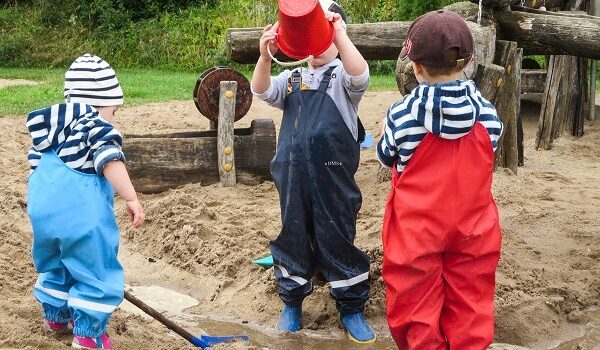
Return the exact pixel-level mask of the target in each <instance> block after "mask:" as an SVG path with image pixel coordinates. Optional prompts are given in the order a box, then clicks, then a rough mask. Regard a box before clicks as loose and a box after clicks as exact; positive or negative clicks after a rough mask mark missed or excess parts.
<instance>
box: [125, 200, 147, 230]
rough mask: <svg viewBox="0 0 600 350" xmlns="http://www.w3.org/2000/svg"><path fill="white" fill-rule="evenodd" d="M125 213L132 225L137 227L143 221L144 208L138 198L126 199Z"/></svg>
mask: <svg viewBox="0 0 600 350" xmlns="http://www.w3.org/2000/svg"><path fill="white" fill-rule="evenodd" d="M126 203H127V213H128V214H129V220H131V224H132V225H133V227H135V228H138V227H140V226H142V224H143V223H144V208H142V204H141V203H140V201H139V200H137V199H135V200H131V201H126Z"/></svg>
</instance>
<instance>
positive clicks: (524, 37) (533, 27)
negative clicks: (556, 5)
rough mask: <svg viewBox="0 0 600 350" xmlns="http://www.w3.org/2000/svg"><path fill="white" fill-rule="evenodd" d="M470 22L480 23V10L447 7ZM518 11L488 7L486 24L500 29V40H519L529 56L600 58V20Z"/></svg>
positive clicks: (465, 6)
mask: <svg viewBox="0 0 600 350" xmlns="http://www.w3.org/2000/svg"><path fill="white" fill-rule="evenodd" d="M445 8H446V9H449V10H451V11H454V12H456V13H458V14H459V15H460V16H461V17H463V18H464V19H465V20H467V21H476V19H477V12H478V11H479V7H478V6H477V5H476V4H474V3H471V2H459V3H455V4H452V5H448V6H446V7H445ZM512 9H514V10H527V11H530V12H531V13H530V12H523V11H502V10H494V11H490V10H489V9H487V8H484V12H483V19H484V21H483V25H491V26H494V27H497V29H498V34H497V35H498V39H500V40H508V41H516V42H517V43H518V44H519V47H522V48H523V50H524V54H525V55H563V54H565V55H573V56H579V57H587V58H595V59H599V57H600V40H597V38H598V37H600V17H594V16H589V15H579V14H573V13H565V12H548V11H539V10H536V9H529V8H526V7H521V6H518V5H513V6H512Z"/></svg>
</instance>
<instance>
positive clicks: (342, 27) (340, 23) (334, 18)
mask: <svg viewBox="0 0 600 350" xmlns="http://www.w3.org/2000/svg"><path fill="white" fill-rule="evenodd" d="M325 18H327V20H328V21H329V22H332V23H333V29H334V30H335V33H336V34H338V33H340V32H343V33H345V32H346V22H344V20H343V19H342V15H340V14H339V13H337V12H329V11H325Z"/></svg>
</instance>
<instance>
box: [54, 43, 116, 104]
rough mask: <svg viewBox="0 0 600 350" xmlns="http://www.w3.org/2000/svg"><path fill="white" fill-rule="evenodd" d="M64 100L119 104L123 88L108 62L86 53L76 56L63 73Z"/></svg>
mask: <svg viewBox="0 0 600 350" xmlns="http://www.w3.org/2000/svg"><path fill="white" fill-rule="evenodd" d="M64 95H65V102H71V103H77V102H79V103H85V104H87V105H90V106H97V107H102V106H120V105H122V104H123V90H122V89H121V85H120V84H119V80H117V75H116V73H115V71H114V70H113V69H112V67H111V66H110V65H109V64H108V62H106V61H104V60H103V59H102V58H100V57H98V56H92V55H90V54H89V53H86V54H85V55H83V56H80V57H78V58H77V59H76V60H75V61H74V62H73V63H72V64H71V66H70V67H69V70H68V71H67V72H66V73H65V91H64Z"/></svg>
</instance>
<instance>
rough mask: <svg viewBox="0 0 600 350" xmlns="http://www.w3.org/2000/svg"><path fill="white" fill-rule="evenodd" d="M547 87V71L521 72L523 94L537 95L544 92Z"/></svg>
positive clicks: (529, 70)
mask: <svg viewBox="0 0 600 350" xmlns="http://www.w3.org/2000/svg"><path fill="white" fill-rule="evenodd" d="M545 86H546V70H545V69H523V70H522V71H521V93H524V94H535V93H542V92H544V87H545Z"/></svg>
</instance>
